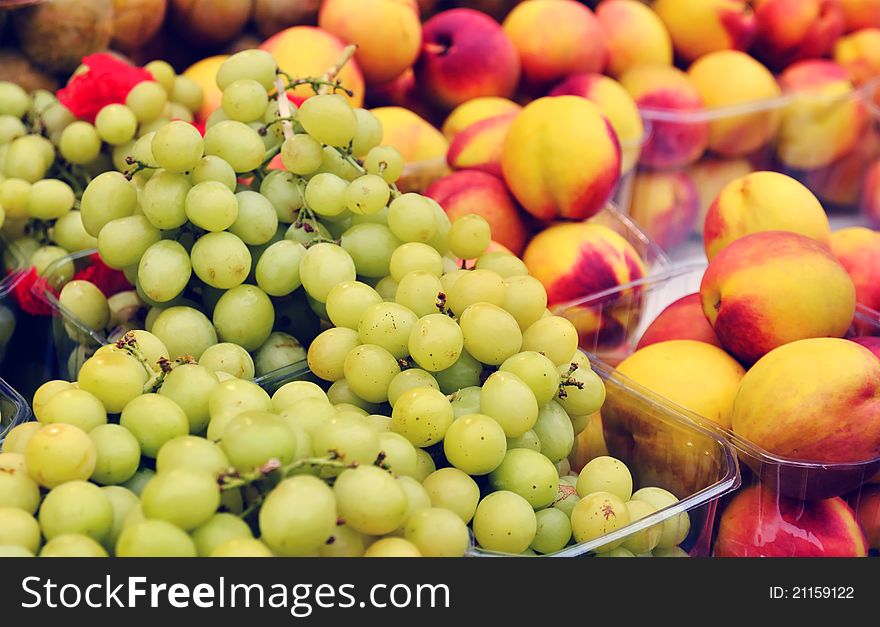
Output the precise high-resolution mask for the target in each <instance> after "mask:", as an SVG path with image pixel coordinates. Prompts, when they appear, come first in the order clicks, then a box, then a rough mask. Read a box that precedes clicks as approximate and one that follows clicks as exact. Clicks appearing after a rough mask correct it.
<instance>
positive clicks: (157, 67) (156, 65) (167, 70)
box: [144, 61, 175, 94]
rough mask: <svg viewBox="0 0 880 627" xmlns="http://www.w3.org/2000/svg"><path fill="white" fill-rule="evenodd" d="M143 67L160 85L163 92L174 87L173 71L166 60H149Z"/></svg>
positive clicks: (167, 91) (169, 90)
mask: <svg viewBox="0 0 880 627" xmlns="http://www.w3.org/2000/svg"><path fill="white" fill-rule="evenodd" d="M144 69H145V70H146V71H147V72H149V73H150V74H151V75H152V77H153V78H154V79H155V80H156V82H157V83H159V85H161V86H162V89H164V90H165V93H168V94H170V93H171V90H172V89H174V77H175V72H174V68H173V67H171V65H170V64H169V63H168V62H167V61H150V62H149V63H147V64H146V65H145V66H144Z"/></svg>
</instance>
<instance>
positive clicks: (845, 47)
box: [834, 28, 880, 85]
mask: <svg viewBox="0 0 880 627" xmlns="http://www.w3.org/2000/svg"><path fill="white" fill-rule="evenodd" d="M834 60H835V61H837V62H838V63H839V64H840V65H842V66H843V67H845V68H846V69H847V70H849V75H850V78H851V79H852V80H853V82H854V83H855V84H856V85H861V84H863V83H866V82H867V81H868V80H869V79H871V78H874V77H875V76H877V75H880V28H864V29H862V30H858V31H856V32H854V33H851V34H849V35H847V36H845V37H841V38H840V39H838V40H837V43H836V44H835V45H834Z"/></svg>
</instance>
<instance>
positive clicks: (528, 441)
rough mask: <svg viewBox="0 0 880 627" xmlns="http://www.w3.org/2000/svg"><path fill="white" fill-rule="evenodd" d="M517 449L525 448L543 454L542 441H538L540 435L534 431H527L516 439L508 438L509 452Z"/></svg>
mask: <svg viewBox="0 0 880 627" xmlns="http://www.w3.org/2000/svg"><path fill="white" fill-rule="evenodd" d="M515 448H525V449H529V450H530V451H537V452H538V453H540V452H541V440H539V439H538V434H537V433H535V432H534V431H532V430H529V431H526V432H525V433H523V434H522V435H521V436H518V437H515V438H507V450H508V451H509V450H511V449H515Z"/></svg>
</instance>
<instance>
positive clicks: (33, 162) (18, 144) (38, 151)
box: [0, 122, 100, 183]
mask: <svg viewBox="0 0 880 627" xmlns="http://www.w3.org/2000/svg"><path fill="white" fill-rule="evenodd" d="M76 124H85V125H86V126H91V125H90V124H89V123H88V122H77V123H76ZM68 128H69V127H68ZM65 132H67V129H65ZM73 132H74V133H75V132H76V129H74V131H73ZM32 137H35V136H34V135H25V136H24V137H19V138H17V139H15V140H13V141H12V142H11V143H10V144H8V145H7V146H5V147H4V148H3V151H4V153H5V157H4V158H3V171H2V172H0V174H3V175H5V176H7V177H9V178H17V179H23V180H25V181H27V182H28V183H35V182H37V181H39V180H40V179H42V178H43V177H44V176H45V175H46V171H47V170H48V169H49V164H48V163H46V158H45V154H44V153H43V151H42V148H41V146H40V145H39V144H38V143H36V142H34V141H33V140H32V139H31V138H32ZM96 137H97V135H96ZM68 141H69V140H68ZM98 142H99V144H100V140H98ZM95 156H97V153H96V154H95ZM92 158H94V157H92Z"/></svg>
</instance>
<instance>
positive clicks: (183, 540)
mask: <svg viewBox="0 0 880 627" xmlns="http://www.w3.org/2000/svg"><path fill="white" fill-rule="evenodd" d="M197 554H198V552H197V551H196V545H195V543H194V542H193V541H192V539H191V538H190V537H189V535H188V534H187V533H186V532H185V531H183V530H182V529H180V528H179V527H177V526H175V525H173V524H171V523H170V522H167V521H165V520H155V519H154V520H142V521H140V522H136V523H133V524H131V525H129V526H126V527H125V528H124V529H123V530H122V532H121V533H120V534H119V540H117V542H116V557H196V555H197Z"/></svg>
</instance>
